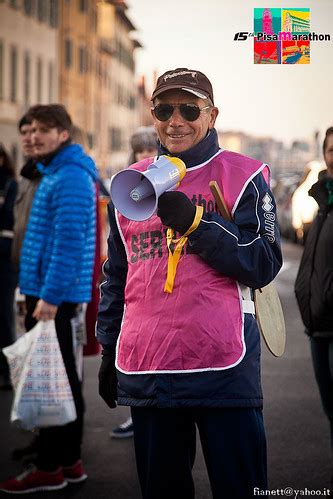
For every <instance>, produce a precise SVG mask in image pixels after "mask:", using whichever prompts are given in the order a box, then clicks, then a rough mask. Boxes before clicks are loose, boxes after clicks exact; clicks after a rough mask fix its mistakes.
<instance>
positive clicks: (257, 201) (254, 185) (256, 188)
mask: <svg viewBox="0 0 333 499" xmlns="http://www.w3.org/2000/svg"><path fill="white" fill-rule="evenodd" d="M251 184H252V185H253V187H254V188H255V190H256V191H257V200H256V217H257V220H258V228H257V230H256V232H257V234H258V232H259V230H260V220H259V215H258V203H259V191H258V187H257V186H256V184H255V183H254V182H253V180H251Z"/></svg>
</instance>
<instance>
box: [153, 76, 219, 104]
mask: <svg viewBox="0 0 333 499" xmlns="http://www.w3.org/2000/svg"><path fill="white" fill-rule="evenodd" d="M174 88H179V89H181V90H184V91H185V92H190V93H191V94H193V95H195V96H196V97H199V98H200V99H207V98H209V99H210V100H211V101H212V104H214V95H213V87H212V84H211V82H210V81H209V79H208V78H207V76H206V75H204V74H203V73H201V71H197V70H195V69H187V68H177V69H172V70H170V71H166V72H165V73H163V74H162V75H161V76H160V77H159V78H158V80H157V83H156V88H155V90H154V92H153V95H152V96H151V100H153V99H155V97H157V96H158V95H160V94H161V93H163V92H166V91H167V90H172V89H174Z"/></svg>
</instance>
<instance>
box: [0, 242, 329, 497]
mask: <svg viewBox="0 0 333 499" xmlns="http://www.w3.org/2000/svg"><path fill="white" fill-rule="evenodd" d="M283 253H284V261H285V263H284V267H283V269H282V271H281V272H280V274H279V276H278V278H277V279H276V284H277V288H278V291H279V294H280V297H281V302H282V306H283V309H284V314H285V320H286V325H287V346H286V351H285V354H284V355H283V357H281V358H275V357H273V356H272V355H271V354H270V353H269V352H268V350H267V348H266V346H265V345H264V344H263V345H262V382H263V390H264V418H265V424H266V433H267V443H268V470H269V487H270V490H273V489H276V490H280V492H279V493H276V494H274V495H282V494H281V489H283V490H285V489H287V488H288V487H289V488H290V490H291V489H294V490H293V491H292V493H293V495H292V494H291V493H290V490H289V491H288V494H289V497H296V492H295V491H296V490H299V491H303V493H302V494H301V493H300V492H299V493H298V497H299V496H300V495H316V496H318V495H319V493H318V492H319V491H320V492H321V495H324V491H325V489H327V488H328V487H329V484H330V473H331V470H332V462H331V456H330V444H329V441H330V439H329V426H328V422H327V420H326V418H325V415H324V413H323V410H322V408H321V403H320V399H319V395H318V389H317V385H316V382H315V379H314V375H313V369H312V364H311V360H310V351H309V344H308V343H309V342H308V339H307V337H306V336H305V335H304V333H303V326H302V323H301V320H300V316H299V313H298V310H297V306H296V302H295V298H294V293H293V284H294V281H295V277H296V272H297V268H298V263H299V259H300V256H301V253H302V248H301V247H300V246H296V245H293V244H291V243H288V242H284V244H283ZM99 364H100V359H99V358H98V357H86V358H85V366H84V371H85V374H84V393H85V400H86V406H87V410H86V424H85V436H84V445H83V460H84V464H85V468H86V471H87V473H88V475H89V479H88V480H87V482H86V483H84V484H81V485H71V486H69V487H67V488H66V489H63V490H60V491H57V492H52V493H51V492H42V493H38V494H29V497H30V498H32V499H33V498H34V497H36V498H43V499H44V498H45V499H49V498H51V497H58V498H59V499H62V498H69V497H77V498H80V499H81V498H84V499H85V498H86V499H91V498H93V499H104V498H105V499H106V498H108V499H137V498H140V497H141V494H140V489H139V483H138V478H137V474H136V467H135V457H134V448H133V439H131V438H130V439H122V440H115V439H111V438H110V437H109V431H110V430H111V429H112V428H113V427H115V426H117V425H118V424H119V423H122V422H123V421H125V419H126V418H127V417H128V415H129V410H128V408H126V407H118V408H117V409H115V410H110V409H108V407H107V406H106V405H105V404H104V402H103V401H102V400H101V399H100V398H99V396H98V393H97V373H98V368H99ZM11 401H12V393H11V392H0V404H1V411H0V442H1V445H0V480H3V479H5V478H8V477H10V476H14V475H15V474H17V473H18V472H20V471H21V467H20V465H19V464H18V463H15V462H13V461H11V458H10V456H11V451H12V449H13V448H15V447H20V446H23V445H26V444H27V443H29V441H30V440H31V433H28V432H24V431H22V430H19V429H18V428H15V427H14V426H12V425H11V424H10V423H9V414H10V407H11ZM198 440H199V439H198ZM194 481H195V488H196V498H197V499H210V498H211V497H212V496H211V493H210V487H209V481H208V476H207V472H206V469H205V464H204V460H203V456H202V451H201V447H200V443H199V442H198V445H197V459H196V463H195V466H194ZM306 490H307V491H308V492H306ZM313 491H314V492H313ZM286 495H287V494H285V496H286ZM326 495H328V493H327V492H326ZM0 496H1V497H5V495H4V494H1V493H0ZM6 497H8V495H6ZM156 499H158V498H156ZM221 499H222V498H221ZM225 499H232V498H225Z"/></svg>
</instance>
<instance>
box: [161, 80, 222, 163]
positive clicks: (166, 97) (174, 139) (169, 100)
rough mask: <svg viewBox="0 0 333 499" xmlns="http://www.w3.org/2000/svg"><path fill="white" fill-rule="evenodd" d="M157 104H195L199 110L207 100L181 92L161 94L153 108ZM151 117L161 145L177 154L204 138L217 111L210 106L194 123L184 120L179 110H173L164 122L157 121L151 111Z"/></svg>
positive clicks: (168, 91) (173, 91)
mask: <svg viewBox="0 0 333 499" xmlns="http://www.w3.org/2000/svg"><path fill="white" fill-rule="evenodd" d="M157 104H171V105H179V104H196V105H197V106H199V108H203V107H206V106H207V105H209V104H208V101H207V100H204V99H199V98H198V97H195V95H193V94H191V93H189V92H184V91H183V90H167V91H166V92H163V94H161V95H159V96H158V97H156V99H155V100H154V107H155V106H156V105H157ZM152 115H153V120H154V126H155V129H156V132H157V135H158V137H159V139H160V141H161V143H162V144H163V145H164V147H166V149H168V151H169V152H170V153H171V154H179V153H181V152H184V151H187V150H188V149H190V148H191V147H193V146H195V145H196V144H198V143H199V142H200V141H201V140H202V139H203V138H204V137H205V136H206V134H207V131H208V130H209V129H211V128H213V127H214V124H215V120H216V117H217V115H218V109H217V108H216V107H213V106H211V107H209V109H205V110H203V111H201V112H200V115H199V117H198V119H196V120H195V121H187V120H186V119H184V117H183V116H182V115H181V114H180V110H179V108H175V109H174V112H173V114H172V116H171V117H170V118H169V119H168V120H166V121H159V120H158V119H157V118H156V117H155V115H154V112H153V111H152Z"/></svg>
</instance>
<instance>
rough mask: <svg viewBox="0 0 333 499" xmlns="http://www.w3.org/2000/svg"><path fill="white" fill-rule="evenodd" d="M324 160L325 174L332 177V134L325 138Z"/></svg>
mask: <svg viewBox="0 0 333 499" xmlns="http://www.w3.org/2000/svg"><path fill="white" fill-rule="evenodd" d="M324 159H325V163H326V166H327V173H328V175H329V176H330V177H333V134H331V135H329V136H328V137H327V141H326V147H325V153H324Z"/></svg>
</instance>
